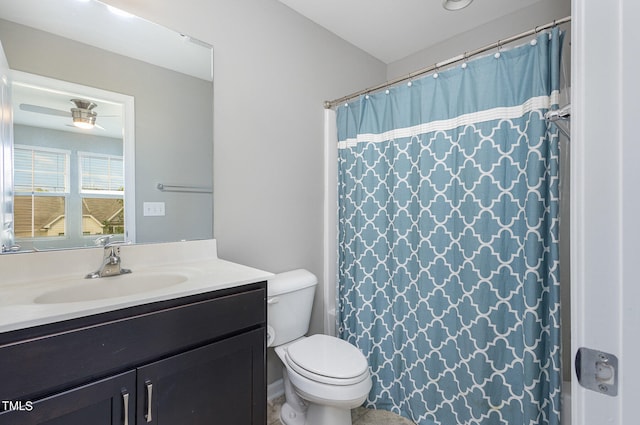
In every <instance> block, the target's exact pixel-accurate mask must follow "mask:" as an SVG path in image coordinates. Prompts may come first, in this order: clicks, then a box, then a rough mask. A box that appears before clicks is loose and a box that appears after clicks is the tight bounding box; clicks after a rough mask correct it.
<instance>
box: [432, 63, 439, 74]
mask: <svg viewBox="0 0 640 425" xmlns="http://www.w3.org/2000/svg"><path fill="white" fill-rule="evenodd" d="M433 69H434V70H435V71H436V72H434V73H433V78H438V64H437V63H434V64H433Z"/></svg>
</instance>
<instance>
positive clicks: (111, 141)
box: [11, 72, 135, 250]
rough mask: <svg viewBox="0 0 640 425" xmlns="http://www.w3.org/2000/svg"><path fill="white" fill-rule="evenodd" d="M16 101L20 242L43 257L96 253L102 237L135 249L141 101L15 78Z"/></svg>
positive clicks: (16, 200)
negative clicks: (62, 251) (49, 252)
mask: <svg viewBox="0 0 640 425" xmlns="http://www.w3.org/2000/svg"><path fill="white" fill-rule="evenodd" d="M11 101H12V110H13V132H14V154H13V157H14V161H13V176H14V191H13V202H14V225H13V228H14V232H15V242H16V243H17V244H18V245H20V246H21V248H22V249H38V250H42V249H56V248H68V247H80V246H94V245H95V243H96V240H98V238H99V237H100V236H102V235H114V237H113V238H112V240H113V241H131V242H135V240H134V239H133V238H132V237H131V236H129V235H135V215H133V214H127V215H126V216H125V209H124V205H125V204H131V205H133V204H134V193H133V190H131V191H129V190H127V191H125V186H128V187H131V188H133V187H135V183H134V180H133V175H134V170H133V164H134V161H133V159H132V158H131V156H132V155H133V152H134V131H133V126H134V118H133V109H134V107H133V106H134V100H133V98H132V97H131V96H125V95H121V94H118V93H112V92H108V91H105V90H97V89H95V88H91V87H86V86H81V85H78V84H71V83H65V82H62V81H59V80H55V79H51V78H44V77H40V76H36V75H32V74H26V73H23V72H13V74H12V93H11ZM125 158H127V159H129V160H128V161H127V164H128V165H129V168H128V170H126V172H125V168H124V164H125ZM125 176H127V177H129V179H128V180H130V181H128V182H127V184H125Z"/></svg>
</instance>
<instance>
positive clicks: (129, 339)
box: [0, 282, 266, 425]
mask: <svg viewBox="0 0 640 425" xmlns="http://www.w3.org/2000/svg"><path fill="white" fill-rule="evenodd" d="M265 295H266V286H265V283H264V282H262V283H256V284H250V285H244V286H241V287H238V288H234V289H228V290H221V291H216V292H211V293H207V294H200V295H195V296H191V297H186V298H181V299H175V300H170V301H163V302H159V303H153V304H147V305H142V306H137V307H131V308H127V309H123V310H118V311H114V312H109V313H104V314H100V315H95V316H90V317H85V318H81V319H74V320H70V321H66V322H60V323H57V324H50V325H46V326H41V327H38V328H31V329H24V330H20V331H14V332H10V333H5V334H0V400H2V403H3V405H2V406H0V410H2V411H1V412H0V425H31V424H33V425H35V424H39V425H40V424H46V425H76V424H77V425H89V424H90V425H102V424H104V425H116V424H117V425H135V424H138V425H141V424H159V425H201V424H202V425H204V424H207V425H210V424H225V425H234V424H237V425H252V424H264V423H266V376H265V349H266V347H265V336H266V331H265V327H266V304H265V299H266V297H265Z"/></svg>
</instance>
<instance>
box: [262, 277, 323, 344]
mask: <svg viewBox="0 0 640 425" xmlns="http://www.w3.org/2000/svg"><path fill="white" fill-rule="evenodd" d="M317 283H318V279H317V278H316V276H315V275H314V274H313V273H311V272H309V271H307V270H304V269H298V270H292V271H289V272H285V273H279V274H276V275H275V276H274V277H272V278H271V279H269V280H268V282H267V346H269V347H275V346H278V345H282V344H285V343H287V342H290V341H293V340H295V339H298V338H300V337H302V336H304V335H305V334H306V333H307V331H308V330H309V320H310V319H311V308H312V306H313V297H314V295H315V291H316V284H317Z"/></svg>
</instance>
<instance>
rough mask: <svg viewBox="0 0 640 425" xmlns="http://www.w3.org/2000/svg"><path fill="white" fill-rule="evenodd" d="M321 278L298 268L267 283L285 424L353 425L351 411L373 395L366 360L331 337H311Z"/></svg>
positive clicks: (270, 334) (270, 340)
mask: <svg viewBox="0 0 640 425" xmlns="http://www.w3.org/2000/svg"><path fill="white" fill-rule="evenodd" d="M317 283H318V279H317V278H316V277H315V276H314V275H313V274H312V273H310V272H309V271H307V270H303V269H299V270H293V271H290V272H286V273H280V274H277V275H275V276H274V277H273V278H271V279H269V281H268V283H267V295H268V296H267V346H269V347H273V348H274V349H275V352H276V354H277V355H278V357H279V358H280V360H282V364H283V381H284V390H285V399H286V401H285V403H284V404H283V405H282V409H281V410H280V421H281V422H282V423H283V424H285V425H351V409H354V408H356V407H358V406H360V405H361V404H362V403H364V401H365V400H366V398H367V395H368V394H369V391H370V390H371V385H372V382H371V375H370V373H369V366H368V363H367V359H366V358H365V357H364V355H363V354H362V353H361V352H360V351H359V350H358V349H357V348H356V347H354V346H353V345H351V344H349V343H348V342H346V341H343V340H341V339H338V338H335V337H332V336H328V335H312V336H308V337H306V336H305V334H306V333H307V331H308V330H309V320H310V318H311V307H312V306H313V297H314V294H315V287H316V285H317Z"/></svg>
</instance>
